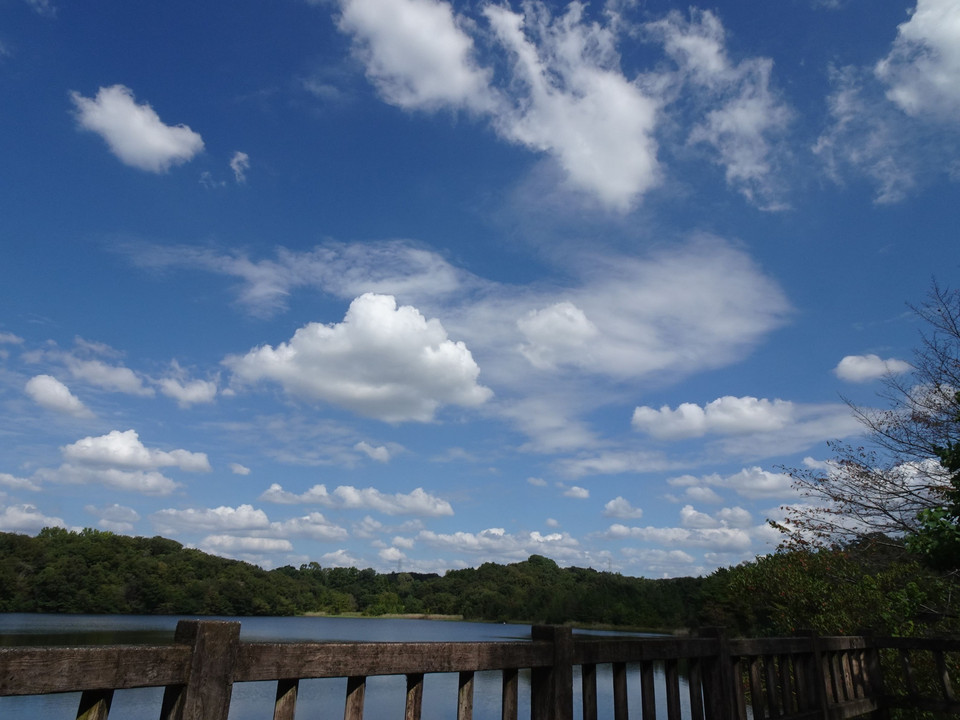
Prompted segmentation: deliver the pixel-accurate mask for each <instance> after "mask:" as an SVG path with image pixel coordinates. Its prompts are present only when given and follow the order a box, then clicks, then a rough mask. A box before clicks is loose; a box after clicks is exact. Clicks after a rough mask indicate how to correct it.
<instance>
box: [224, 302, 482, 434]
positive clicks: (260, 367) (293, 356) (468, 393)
mask: <svg viewBox="0 0 960 720" xmlns="http://www.w3.org/2000/svg"><path fill="white" fill-rule="evenodd" d="M224 363H225V364H226V365H227V366H228V367H229V368H230V369H231V370H232V371H233V373H234V377H235V378H236V379H237V380H239V381H242V382H257V381H260V380H273V381H275V382H279V383H280V384H281V385H282V386H283V388H284V389H285V390H286V391H287V392H288V393H290V394H291V395H293V396H296V397H299V398H305V399H309V400H316V401H322V402H327V403H331V404H334V405H339V406H341V407H344V408H346V409H348V410H350V411H352V412H355V413H357V414H359V415H364V416H367V417H374V418H378V419H381V420H384V421H387V422H402V421H407V420H417V421H422V422H426V421H429V420H432V419H433V417H434V414H435V413H436V411H437V409H438V408H439V407H440V406H441V405H445V404H453V405H461V406H465V407H475V406H478V405H481V404H482V403H484V402H485V401H486V400H487V399H488V398H489V397H490V396H491V394H492V393H491V391H490V390H489V389H488V388H485V387H483V386H482V385H479V384H478V383H477V377H478V376H479V374H480V368H479V367H478V366H477V364H476V363H475V362H474V360H473V356H472V355H471V354H470V351H469V350H468V349H467V347H466V345H464V344H463V343H462V342H454V341H452V340H450V339H448V337H447V333H446V331H445V330H444V328H443V326H442V325H441V324H440V321H439V320H436V319H431V320H427V319H426V318H424V317H423V315H421V314H420V312H419V311H418V310H417V309H416V308H414V307H411V306H401V307H397V304H396V301H395V300H394V298H393V297H392V296H387V295H375V294H372V293H367V294H364V295H362V296H360V297H359V298H357V299H356V300H354V301H353V302H352V303H351V304H350V308H349V310H347V313H346V315H345V317H344V320H343V322H342V323H337V324H331V325H322V324H320V323H311V324H309V325H306V326H304V327H302V328H300V329H299V330H297V332H296V333H295V334H294V336H293V338H292V339H291V340H290V342H288V343H282V344H280V345H278V346H277V347H276V348H274V347H272V346H269V345H264V346H262V347H259V348H256V349H254V350H251V351H250V352H249V353H247V354H246V355H244V356H231V357H228V358H227V359H226V360H225V361H224Z"/></svg>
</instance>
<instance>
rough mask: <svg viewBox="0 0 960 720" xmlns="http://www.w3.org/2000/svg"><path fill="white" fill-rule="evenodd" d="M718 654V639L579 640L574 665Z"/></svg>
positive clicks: (575, 649) (676, 658)
mask: <svg viewBox="0 0 960 720" xmlns="http://www.w3.org/2000/svg"><path fill="white" fill-rule="evenodd" d="M716 654H717V641H716V639H714V638H609V639H608V638H603V639H593V638H589V639H584V638H577V639H576V640H574V642H573V664H574V665H584V664H593V665H600V664H604V663H615V662H641V661H643V660H681V659H689V658H696V657H701V658H703V657H712V656H715V655H716Z"/></svg>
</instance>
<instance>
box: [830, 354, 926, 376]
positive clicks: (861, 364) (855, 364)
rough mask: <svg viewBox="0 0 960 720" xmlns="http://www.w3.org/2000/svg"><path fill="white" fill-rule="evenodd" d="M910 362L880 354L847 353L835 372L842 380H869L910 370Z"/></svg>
mask: <svg viewBox="0 0 960 720" xmlns="http://www.w3.org/2000/svg"><path fill="white" fill-rule="evenodd" d="M911 369H913V368H912V366H911V365H910V363H908V362H904V361H903V360H897V359H895V358H888V359H887V360H884V359H882V358H881V357H880V356H878V355H872V354H871V355H847V356H846V357H845V358H843V360H841V361H840V362H839V363H838V364H837V367H835V368H834V369H833V372H834V373H835V374H836V376H837V377H838V378H840V379H841V380H848V381H849V382H869V381H870V380H878V379H880V378H883V377H886V376H888V375H895V374H898V373H905V372H909V371H910V370H911Z"/></svg>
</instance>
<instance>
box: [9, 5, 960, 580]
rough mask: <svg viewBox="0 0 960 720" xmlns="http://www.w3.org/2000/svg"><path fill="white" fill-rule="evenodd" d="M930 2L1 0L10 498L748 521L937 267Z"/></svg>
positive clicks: (439, 554)
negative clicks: (92, 1) (691, 3)
mask: <svg viewBox="0 0 960 720" xmlns="http://www.w3.org/2000/svg"><path fill="white" fill-rule="evenodd" d="M958 48H960V3H958V2H957V1H956V0H917V1H916V2H913V1H910V2H899V1H884V2H868V1H867V0H832V1H831V0H782V1H780V2H770V1H769V0H745V1H744V0H737V2H723V3H720V4H717V5H710V6H703V5H694V6H689V5H688V4H686V3H682V4H681V3H676V2H669V1H666V0H645V1H644V2H636V1H634V2H630V1H628V0H611V1H610V2H607V3H601V2H597V3H591V4H577V3H571V4H563V3H543V2H538V1H531V2H526V3H522V4H521V3H499V2H480V3H461V2H455V3H449V2H445V1H438V0H329V1H322V2H321V1H319V0H318V1H317V2H306V1H304V0H278V1H276V2H260V1H256V0H236V2H231V3H196V2H180V1H179V0H168V1H167V2H163V3H160V2H152V1H150V2H139V3H129V2H120V1H119V0H105V1H104V2H100V3H96V4H94V5H91V4H89V3H77V2H73V1H72V0H30V1H26V2H25V1H23V0H0V97H2V98H3V102H2V104H0V158H2V185H0V218H2V221H0V242H2V254H0V530H6V531H15V532H27V533H34V532H36V531H37V530H39V529H40V528H41V527H43V526H46V525H58V526H63V527H68V528H82V527H97V528H101V529H106V530H113V531H116V532H120V533H125V534H134V535H154V534H161V535H165V536H167V537H172V538H175V539H177V540H179V541H181V542H183V543H185V544H188V545H191V546H194V547H199V548H201V549H203V550H206V551H209V552H214V553H218V554H222V555H225V556H229V557H236V558H241V559H245V560H250V561H252V562H256V563H258V564H261V565H263V566H265V567H275V566H279V565H284V564H293V565H299V564H301V563H304V562H309V561H317V562H319V563H321V564H322V565H325V566H327V565H356V566H359V567H374V568H377V569H379V570H383V571H388V570H395V569H398V568H400V569H403V570H411V571H442V570H444V569H447V568H456V567H464V566H475V565H478V564H480V563H482V562H486V561H496V562H511V561H516V560H520V559H524V558H526V557H527V556H528V555H530V554H533V553H538V554H542V555H546V556H548V557H551V558H554V559H556V560H557V561H558V562H560V563H561V564H564V565H578V566H591V567H595V568H598V569H604V570H607V569H609V570H615V571H619V572H623V573H625V574H631V575H644V576H648V577H661V576H676V575H697V574H702V573H708V572H711V571H712V570H713V569H714V568H716V567H719V566H726V565H730V564H735V563H737V562H740V561H742V560H744V559H748V558H751V557H753V556H754V555H756V554H757V553H763V552H768V551H770V550H771V549H772V548H773V547H774V546H775V543H776V542H777V537H776V534H775V533H774V532H773V531H771V530H770V529H769V528H768V527H767V525H766V520H767V519H768V518H774V519H777V518H779V517H781V515H782V511H781V510H780V508H781V506H783V505H784V504H789V503H791V502H797V500H798V498H797V497H796V495H795V494H794V491H793V490H792V489H791V487H790V480H789V477H788V476H787V475H786V474H785V473H784V468H790V467H795V468H809V467H813V468H816V467H822V463H824V461H826V460H827V459H829V457H830V451H829V448H828V447H827V445H826V442H827V441H828V440H832V439H842V440H846V441H849V442H853V443H856V442H857V433H858V432H859V430H860V428H859V426H858V425H857V423H856V422H855V420H854V419H853V418H852V417H851V414H850V411H849V409H848V407H847V405H846V404H845V399H848V400H850V401H852V402H855V403H860V404H864V405H868V406H870V405H874V404H878V403H880V402H881V401H880V400H879V399H878V398H877V395H876V393H877V392H878V390H879V389H880V388H881V387H882V385H881V384H880V379H881V378H882V376H883V375H884V374H885V373H890V372H897V373H899V372H905V371H908V370H909V362H910V359H911V352H912V348H913V347H915V346H916V344H917V341H918V333H919V331H920V329H921V328H920V327H919V326H918V324H917V321H916V319H915V318H914V317H913V315H912V314H911V313H910V311H909V308H908V304H909V303H914V304H916V303H920V302H922V301H923V299H924V296H925V295H926V293H927V291H928V289H929V287H930V284H931V280H932V278H937V279H938V280H939V281H940V282H941V283H942V284H947V285H949V283H950V282H951V280H952V277H951V276H952V275H953V274H954V273H955V272H956V266H957V260H956V258H957V254H956V250H955V248H956V231H957V227H958V223H957V220H958V217H960V203H958V202H957V179H958V177H960V145H958V141H960V127H958V124H957V119H958V117H960V49H958Z"/></svg>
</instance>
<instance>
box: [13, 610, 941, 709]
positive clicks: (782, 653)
mask: <svg viewBox="0 0 960 720" xmlns="http://www.w3.org/2000/svg"><path fill="white" fill-rule="evenodd" d="M958 657H960V641H948V640H921V639H903V638H899V639H898V638H879V639H872V638H866V637H831V638H824V637H814V636H808V637H794V638H773V639H729V638H726V637H724V636H723V634H722V633H719V632H716V631H714V632H705V633H703V634H701V635H700V636H697V637H684V638H672V637H667V638H640V637H624V636H607V637H591V636H577V637H574V635H573V633H572V632H571V630H570V629H569V628H561V627H552V626H535V627H534V628H533V630H532V637H531V640H530V641H529V642H451V643H411V642H402V643H369V642H358V643H342V642H333V643H326V642H323V643H241V642H240V624H239V623H235V622H218V621H181V622H180V623H179V625H178V626H177V630H176V633H175V636H174V644H172V645H166V646H139V645H126V646H124V645H115V646H107V647H76V648H65V647H32V648H31V647H26V648H0V696H9V695H42V694H48V693H67V692H73V693H77V692H79V693H80V694H81V695H80V701H79V707H78V710H77V717H78V718H83V719H84V720H106V718H107V717H108V714H109V712H110V706H111V702H112V700H113V696H114V692H115V691H116V690H123V689H130V688H143V687H163V688H164V692H163V699H162V703H161V707H160V708H159V715H160V718H161V720H226V718H227V715H228V712H229V707H230V698H231V694H232V690H233V686H234V684H236V683H245V682H255V681H270V682H274V683H276V701H275V703H274V712H273V717H274V720H292V719H293V717H294V713H295V710H296V706H297V695H298V690H299V686H300V681H301V680H304V679H307V678H346V697H345V700H344V710H343V717H344V719H345V720H361V719H362V718H363V711H364V697H365V690H366V684H367V679H368V678H370V677H375V676H381V675H401V676H406V700H405V710H404V720H419V718H420V716H421V707H422V703H423V685H424V676H425V675H427V674H431V673H451V674H456V675H457V677H458V684H457V688H458V690H457V718H458V720H471V718H472V717H473V700H474V675H475V673H478V672H483V671H499V672H500V673H502V682H501V698H500V706H501V711H500V716H501V718H503V720H516V718H517V717H518V713H519V708H520V703H519V701H518V698H519V686H520V682H519V678H520V672H521V671H527V670H528V671H529V673H530V675H529V678H530V679H529V711H530V717H531V719H532V720H568V719H571V718H573V716H574V707H573V706H574V677H575V674H579V676H580V696H581V710H582V718H583V720H595V719H596V718H597V717H598V694H600V693H601V692H602V693H604V694H605V696H606V697H611V696H612V702H611V703H609V705H610V706H612V713H613V718H614V720H626V718H627V717H628V710H629V707H630V705H631V704H632V703H634V702H639V705H640V709H641V711H642V717H643V718H644V720H651V719H652V718H657V717H660V718H667V719H668V720H679V719H680V718H681V717H684V718H686V717H689V718H691V720H714V719H717V720H727V719H731V720H746V718H748V717H750V716H752V717H753V718H791V719H794V718H795V719H797V720H800V719H801V718H824V719H827V718H850V717H858V716H861V715H866V714H871V713H872V714H873V715H874V716H875V717H880V718H884V717H888V716H889V712H890V711H891V710H895V709H897V708H914V709H923V710H930V711H936V712H939V713H943V714H946V715H951V714H952V715H958V714H960V702H958V701H957V698H956V697H955V694H954V691H953V686H952V684H951V670H953V669H955V667H956V664H957V662H958ZM598 666H601V667H603V668H605V671H604V673H601V674H602V675H603V676H607V675H608V674H609V677H610V678H611V679H612V687H608V688H604V689H602V690H601V689H600V688H598V682H597V679H598V672H597V668H598ZM607 666H609V673H607V672H606V667H607ZM575 668H579V673H575ZM631 672H634V673H637V672H638V674H639V688H640V693H639V698H632V699H631V698H630V697H629V694H628V682H627V681H628V677H629V675H630V673H631ZM681 676H682V677H683V679H684V681H683V682H681ZM634 678H635V679H636V675H635V676H634ZM658 685H659V690H660V692H659V696H660V698H661V700H662V701H663V702H662V703H661V704H662V705H663V707H658V703H657V697H658V688H657V686H658ZM635 716H636V715H635ZM377 720H379V718H378V719H377Z"/></svg>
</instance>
